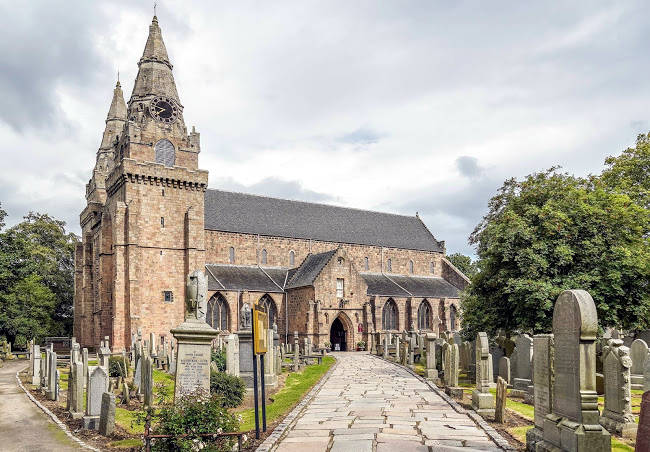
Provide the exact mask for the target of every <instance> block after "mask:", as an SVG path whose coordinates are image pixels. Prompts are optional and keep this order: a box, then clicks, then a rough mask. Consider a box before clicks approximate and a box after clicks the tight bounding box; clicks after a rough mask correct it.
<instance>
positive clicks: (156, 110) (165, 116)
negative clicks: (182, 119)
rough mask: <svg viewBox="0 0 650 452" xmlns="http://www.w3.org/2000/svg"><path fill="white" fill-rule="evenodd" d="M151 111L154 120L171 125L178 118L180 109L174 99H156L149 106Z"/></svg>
mask: <svg viewBox="0 0 650 452" xmlns="http://www.w3.org/2000/svg"><path fill="white" fill-rule="evenodd" d="M149 111H150V112H151V116H153V118H154V119H156V120H158V121H160V122H164V123H167V124H169V123H172V122H174V121H176V118H178V112H179V108H178V104H177V103H176V101H174V99H170V98H169V97H154V98H153V99H152V100H151V104H150V105H149Z"/></svg>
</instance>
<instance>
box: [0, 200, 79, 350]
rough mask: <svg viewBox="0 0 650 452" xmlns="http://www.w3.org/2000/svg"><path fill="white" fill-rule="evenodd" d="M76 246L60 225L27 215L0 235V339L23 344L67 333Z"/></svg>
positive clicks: (70, 315) (41, 216)
mask: <svg viewBox="0 0 650 452" xmlns="http://www.w3.org/2000/svg"><path fill="white" fill-rule="evenodd" d="M0 216H1V215H0ZM76 242H77V237H76V236H75V235H74V234H72V233H66V231H65V223H64V222H63V221H59V220H56V219H54V218H52V217H50V216H49V215H47V214H39V213H31V212H30V213H29V214H28V215H27V216H26V217H25V218H24V221H22V222H21V223H19V224H17V225H15V226H13V227H11V228H9V229H7V230H6V231H4V232H2V233H0V304H1V306H2V309H0V311H1V314H0V335H5V336H7V338H8V339H9V340H10V341H11V342H14V341H16V340H18V341H19V342H24V341H25V340H28V339H30V338H31V337H32V336H37V337H42V336H43V335H68V334H70V333H71V330H72V302H73V294H74V247H75V243H76ZM35 310H36V311H38V315H36V314H35V312H36V311H35ZM34 319H36V321H34ZM44 319H48V321H45V320H44Z"/></svg>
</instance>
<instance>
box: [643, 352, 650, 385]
mask: <svg viewBox="0 0 650 452" xmlns="http://www.w3.org/2000/svg"><path fill="white" fill-rule="evenodd" d="M643 391H644V392H646V391H650V354H649V355H648V357H647V358H646V360H645V366H644V370H643Z"/></svg>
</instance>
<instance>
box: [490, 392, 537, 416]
mask: <svg viewBox="0 0 650 452" xmlns="http://www.w3.org/2000/svg"><path fill="white" fill-rule="evenodd" d="M490 393H491V394H492V395H494V396H496V393H497V390H496V389H494V388H491V389H490ZM508 394H510V390H509V389H508ZM506 408H508V409H510V410H512V411H514V412H516V413H517V414H519V415H520V416H523V417H525V418H526V419H530V420H531V421H532V420H534V419H535V407H534V406H532V405H528V404H527V403H522V402H518V401H516V400H512V399H510V398H508V400H506Z"/></svg>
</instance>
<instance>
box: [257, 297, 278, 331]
mask: <svg viewBox="0 0 650 452" xmlns="http://www.w3.org/2000/svg"><path fill="white" fill-rule="evenodd" d="M258 304H259V305H260V306H263V307H264V309H265V310H266V314H267V318H268V319H269V328H272V327H273V324H274V323H275V322H276V314H277V312H278V311H277V309H276V308H275V301H273V298H271V296H270V295H269V294H264V295H263V296H262V298H260V301H259V303H258Z"/></svg>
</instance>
